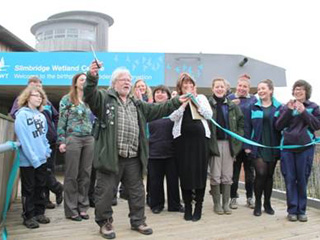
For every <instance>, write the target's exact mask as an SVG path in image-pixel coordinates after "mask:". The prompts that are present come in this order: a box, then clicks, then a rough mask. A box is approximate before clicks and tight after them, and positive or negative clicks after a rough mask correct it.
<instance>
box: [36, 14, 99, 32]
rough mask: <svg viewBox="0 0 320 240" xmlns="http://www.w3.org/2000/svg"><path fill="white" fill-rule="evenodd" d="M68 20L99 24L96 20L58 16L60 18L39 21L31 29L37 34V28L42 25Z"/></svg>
mask: <svg viewBox="0 0 320 240" xmlns="http://www.w3.org/2000/svg"><path fill="white" fill-rule="evenodd" d="M67 22H71V23H72V22H74V23H86V24H92V25H97V24H98V23H97V22H95V21H90V20H84V19H72V18H71V19H70V18H58V19H50V20H45V21H42V22H38V23H36V24H34V25H33V26H32V27H31V29H30V31H31V33H32V34H33V35H35V34H36V32H37V30H38V29H39V28H40V27H42V26H47V25H50V24H54V23H67Z"/></svg>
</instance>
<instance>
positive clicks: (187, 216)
mask: <svg viewBox="0 0 320 240" xmlns="http://www.w3.org/2000/svg"><path fill="white" fill-rule="evenodd" d="M184 220H186V221H191V220H192V205H191V203H188V204H187V203H185V205H184Z"/></svg>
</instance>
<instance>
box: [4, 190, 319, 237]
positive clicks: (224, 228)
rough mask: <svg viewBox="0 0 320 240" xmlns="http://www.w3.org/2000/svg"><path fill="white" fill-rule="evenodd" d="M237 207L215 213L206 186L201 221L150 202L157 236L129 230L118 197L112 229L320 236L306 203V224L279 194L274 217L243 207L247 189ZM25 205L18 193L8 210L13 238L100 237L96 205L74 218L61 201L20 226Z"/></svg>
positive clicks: (119, 232) (122, 233)
mask: <svg viewBox="0 0 320 240" xmlns="http://www.w3.org/2000/svg"><path fill="white" fill-rule="evenodd" d="M240 195H241V197H240V199H239V203H240V204H239V205H240V206H239V208H238V209H237V210H233V213H232V215H221V216H218V215H216V214H214V213H213V210H212V209H213V204H212V199H211V196H210V195H209V194H208V190H207V191H206V196H205V202H204V209H203V215H202V219H201V220H200V221H198V222H187V221H184V220H183V214H182V213H172V212H167V211H166V210H164V211H163V212H162V213H161V214H158V215H155V214H153V213H152V212H151V211H150V209H149V208H148V207H146V216H147V223H148V225H150V226H151V227H152V228H153V231H154V233H153V235H149V236H144V235H141V234H139V233H137V232H135V231H132V230H130V224H129V218H128V204H127V202H126V201H125V200H122V199H119V201H118V206H116V207H114V228H115V231H116V239H130V240H136V239H139V240H141V239H146V240H153V239H159V240H167V239H168V240H169V239H172V240H180V239H181V240H186V239H192V240H195V239H215V240H227V239H228V240H229V239H232V240H235V239H246V240H249V239H259V240H260V239H270V240H275V239H290V240H298V239H304V240H307V239H308V240H309V239H319V238H320V210H318V209H314V208H308V211H307V212H308V216H309V221H308V222H306V223H301V222H289V221H287V220H286V215H287V214H286V204H285V202H284V201H282V200H279V199H272V203H273V207H274V209H275V211H276V213H275V215H274V216H270V215H267V214H265V213H263V214H262V216H261V217H255V216H253V214H252V212H253V211H252V209H249V208H247V207H246V206H245V198H244V192H243V191H240ZM21 212H22V206H21V201H20V199H19V198H18V199H17V200H16V202H15V203H14V204H13V205H12V207H11V210H10V211H9V213H8V219H7V230H8V234H9V239H11V240H22V239H26V240H27V239H30V240H40V239H46V240H49V239H53V240H64V239H74V240H76V239H77V240H91V239H102V237H101V236H100V234H99V228H98V225H96V223H95V222H94V209H93V208H90V210H89V215H90V219H89V220H87V221H82V222H74V221H71V220H68V219H66V218H65V217H64V212H63V206H58V207H57V208H56V209H53V210H47V211H46V215H47V216H48V217H49V218H50V219H51V223H50V224H47V225H41V226H40V228H38V229H33V230H29V229H27V228H26V227H24V226H23V225H22V218H21Z"/></svg>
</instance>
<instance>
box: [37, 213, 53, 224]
mask: <svg viewBox="0 0 320 240" xmlns="http://www.w3.org/2000/svg"><path fill="white" fill-rule="evenodd" d="M35 220H36V221H37V222H38V223H41V224H48V223H50V219H49V218H48V217H46V216H45V215H38V216H35Z"/></svg>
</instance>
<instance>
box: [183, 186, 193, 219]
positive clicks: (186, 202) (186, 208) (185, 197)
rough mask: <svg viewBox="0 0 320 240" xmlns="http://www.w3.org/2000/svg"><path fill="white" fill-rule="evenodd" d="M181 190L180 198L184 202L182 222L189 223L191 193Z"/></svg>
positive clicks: (190, 216)
mask: <svg viewBox="0 0 320 240" xmlns="http://www.w3.org/2000/svg"><path fill="white" fill-rule="evenodd" d="M181 190H182V198H183V201H184V220H186V221H191V220H192V205H191V201H192V191H191V190H184V189H181Z"/></svg>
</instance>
